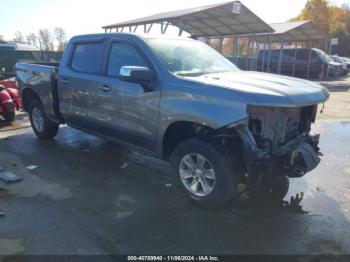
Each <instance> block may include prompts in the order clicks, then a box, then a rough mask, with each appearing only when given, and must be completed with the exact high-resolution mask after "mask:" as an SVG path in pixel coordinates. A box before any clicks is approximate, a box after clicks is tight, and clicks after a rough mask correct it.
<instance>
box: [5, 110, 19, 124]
mask: <svg viewBox="0 0 350 262" xmlns="http://www.w3.org/2000/svg"><path fill="white" fill-rule="evenodd" d="M15 118H16V112H15V111H13V112H6V113H4V119H5V121H6V122H8V123H12V122H13V121H15Z"/></svg>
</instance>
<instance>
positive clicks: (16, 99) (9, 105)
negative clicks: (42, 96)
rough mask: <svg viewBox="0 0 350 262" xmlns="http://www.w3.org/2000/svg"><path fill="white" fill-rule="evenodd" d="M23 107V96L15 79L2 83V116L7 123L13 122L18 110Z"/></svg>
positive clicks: (0, 84) (0, 102)
mask: <svg viewBox="0 0 350 262" xmlns="http://www.w3.org/2000/svg"><path fill="white" fill-rule="evenodd" d="M21 107H22V99H21V94H20V92H19V90H18V88H17V84H16V80H15V79H14V78H12V79H7V80H2V81H0V116H1V117H3V118H4V120H5V121H6V122H9V123H11V122H13V121H14V120H15V116H16V110H19V109H20V108H21Z"/></svg>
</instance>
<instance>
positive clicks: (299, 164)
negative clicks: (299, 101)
mask: <svg viewBox="0 0 350 262" xmlns="http://www.w3.org/2000/svg"><path fill="white" fill-rule="evenodd" d="M247 112H248V114H249V122H248V126H246V125H240V126H238V127H237V128H236V130H237V131H238V133H239V135H240V137H241V139H242V140H243V144H244V148H243V151H244V152H243V157H244V160H245V164H246V171H247V174H248V175H249V176H253V177H257V176H258V175H259V174H260V173H261V172H262V170H263V172H265V173H268V174H269V175H271V174H284V175H288V176H289V177H301V176H303V175H305V174H306V173H307V172H309V171H311V170H312V169H314V168H315V167H316V166H317V165H318V164H319V162H320V158H319V157H318V154H319V148H318V141H319V136H318V135H316V136H311V135H310V131H311V124H312V123H314V122H315V118H316V114H317V105H312V106H306V107H290V108H289V107H261V106H248V108H247Z"/></svg>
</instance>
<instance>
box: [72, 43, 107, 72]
mask: <svg viewBox="0 0 350 262" xmlns="http://www.w3.org/2000/svg"><path fill="white" fill-rule="evenodd" d="M102 55H103V43H84V44H77V45H76V46H75V49H74V53H73V58H72V62H71V68H72V69H73V70H75V71H78V72H82V73H89V74H97V73H98V72H99V70H100V66H101V60H102Z"/></svg>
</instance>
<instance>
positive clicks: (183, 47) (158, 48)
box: [146, 39, 239, 76]
mask: <svg viewBox="0 0 350 262" xmlns="http://www.w3.org/2000/svg"><path fill="white" fill-rule="evenodd" d="M146 41H147V42H148V44H149V45H150V47H151V48H152V49H153V51H154V52H155V53H156V54H157V55H158V56H159V58H160V59H161V60H162V62H163V63H164V64H165V65H166V67H167V68H168V69H169V70H170V71H171V72H173V73H174V74H176V75H178V76H201V75H204V74H214V73H222V72H235V71H238V70H239V69H238V68H237V67H236V66H235V65H234V64H232V63H231V62H230V61H228V60H227V59H226V58H225V57H223V56H222V55H221V54H219V53H218V52H216V51H215V50H214V49H212V48H211V47H209V46H207V45H206V44H204V43H202V42H199V41H192V40H188V39H147V40H146Z"/></svg>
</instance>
